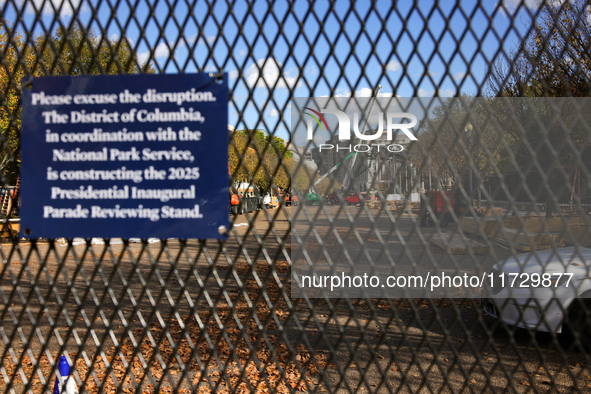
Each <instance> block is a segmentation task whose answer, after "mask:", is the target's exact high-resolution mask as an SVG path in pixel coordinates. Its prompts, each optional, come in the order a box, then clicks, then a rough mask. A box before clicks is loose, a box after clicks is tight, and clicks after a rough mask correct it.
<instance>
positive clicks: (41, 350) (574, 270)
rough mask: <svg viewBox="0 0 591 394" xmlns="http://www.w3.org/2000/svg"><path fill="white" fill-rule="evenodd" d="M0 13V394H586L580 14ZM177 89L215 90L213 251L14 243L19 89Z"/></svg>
mask: <svg viewBox="0 0 591 394" xmlns="http://www.w3.org/2000/svg"><path fill="white" fill-rule="evenodd" d="M0 15H1V21H0V23H1V26H0V30H1V34H0V122H1V126H2V128H1V133H0V136H1V139H0V141H1V144H2V150H1V156H0V164H1V165H2V175H1V176H2V185H3V194H2V220H3V222H2V223H3V224H2V226H3V227H2V243H1V244H0V251H1V255H2V256H1V257H2V261H1V262H0V297H1V299H2V302H1V304H0V319H1V324H0V353H1V354H2V358H1V359H2V362H1V365H0V390H1V391H2V392H7V393H12V392H15V393H25V392H34V393H40V392H49V391H51V390H53V388H54V384H55V380H56V376H58V375H59V373H58V371H59V363H60V358H61V357H62V356H65V358H66V360H67V363H68V364H69V366H70V368H71V373H70V379H73V380H74V381H75V383H76V385H77V387H78V389H79V390H80V392H109V393H111V392H123V393H127V392H158V393H169V392H170V393H173V392H174V393H193V392H199V393H201V392H286V393H288V392H289V393H294V392H329V393H337V392H338V393H340V392H412V393H423V392H425V393H435V392H436V393H441V392H454V393H455V392H461V393H464V392H495V393H496V392H519V393H522V392H523V393H530V392H533V393H539V392H568V393H570V392H591V370H590V369H589V364H588V361H589V356H588V352H589V351H590V350H591V320H590V319H591V316H589V315H590V313H589V311H590V309H591V302H590V301H589V295H590V294H591V280H590V279H589V278H590V277H591V274H590V273H589V270H590V267H591V250H590V249H588V247H589V245H591V238H590V237H591V234H590V232H589V228H590V224H591V223H590V221H589V220H590V219H589V212H590V211H589V205H588V202H589V199H590V196H591V183H590V181H589V180H590V179H591V177H590V172H589V165H588V164H589V162H588V160H589V159H588V158H589V157H590V155H589V147H590V144H591V132H590V128H589V124H590V123H589V122H588V120H589V116H590V115H589V114H591V112H589V111H586V107H587V106H588V105H589V104H588V103H589V102H588V99H587V98H586V97H588V96H589V88H590V86H591V85H590V82H589V77H590V76H591V69H590V62H591V57H590V55H589V53H591V51H590V50H589V49H590V48H589V45H590V44H589V40H590V31H591V30H590V28H591V8H590V7H588V6H587V4H586V3H585V2H583V1H570V2H563V1H553V0H548V1H546V2H544V1H540V2H537V1H525V0H524V1H521V2H520V1H501V2H496V3H495V2H467V3H466V2H462V3H452V2H443V3H433V2H419V3H414V4H413V3H411V2H400V3H397V4H394V5H393V4H388V3H387V2H375V3H371V2H347V1H331V2H329V1H326V2H325V1H318V2H304V1H294V2H283V1H278V2H263V1H254V2H236V3H234V2H221V1H216V2H207V1H197V2H187V1H176V2H166V1H155V2H119V1H117V2H112V1H109V0H98V1H85V0H70V1H65V2H62V1H53V0H45V1H36V0H35V1H20V0H19V1H16V0H6V1H3V2H0ZM195 72H206V73H211V74H213V75H220V74H218V73H220V72H227V78H229V86H230V100H229V103H228V106H229V113H230V115H229V120H228V130H221V131H220V132H224V133H226V132H227V133H229V136H230V145H229V158H230V159H229V160H230V162H229V164H228V168H229V174H230V177H229V178H230V179H229V186H230V197H229V200H230V202H229V205H230V209H229V215H231V217H232V220H231V223H232V225H231V229H230V232H231V234H230V237H229V239H228V240H226V241H214V240H197V239H102V238H92V239H81V238H74V239H27V238H26V237H23V234H22V233H20V234H19V232H18V231H19V211H21V212H22V210H26V209H27V207H26V206H20V204H19V182H20V179H19V168H20V125H21V107H20V105H21V103H20V94H21V92H22V89H24V86H26V85H27V83H29V82H30V79H31V78H33V77H38V76H51V75H88V74H90V75H103V74H139V73H152V74H159V73H181V74H182V73H195ZM221 75H222V76H223V74H221ZM337 110H340V111H341V112H342V113H343V114H346V115H347V116H349V115H350V122H351V124H350V126H349V127H347V126H343V123H341V119H340V118H339V119H338V122H336V121H337V116H335V115H338V112H337ZM330 111H332V112H330ZM372 111H373V112H372ZM354 112H357V113H358V117H357V118H354V115H353V113H354ZM372 114H373V115H372ZM378 114H379V115H378ZM392 114H394V115H392ZM408 114H412V115H413V116H415V120H416V124H414V125H413V126H412V127H411V126H408V125H409V124H411V123H412V117H410V116H409V115H408ZM372 116H373V117H372ZM378 118H381V121H380V119H378ZM400 118H406V120H404V119H403V120H400ZM393 119H398V120H393ZM405 125H407V126H405ZM388 130H389V131H390V133H388ZM404 130H406V131H408V133H406V132H404ZM347 132H348V133H349V135H350V137H349V138H341V137H342V135H341V133H344V134H347ZM380 144H381V145H380ZM376 146H382V150H381V151H379V150H378V149H377V148H376ZM366 147H367V148H366ZM389 147H390V148H389ZM97 237H100V234H97ZM364 275H366V276H365V277H364ZM445 275H448V277H449V280H448V282H447V283H448V285H446V277H445ZM373 277H376V278H377V282H375V279H372V278H373ZM434 278H436V280H439V282H436V281H435V279H434ZM473 278H476V280H475V281H472V279H473ZM402 279H404V280H405V282H404V283H402V282H401V280H402ZM337 280H338V283H337ZM347 280H348V281H349V283H348V284H347ZM372 280H373V282H372ZM411 280H412V281H413V282H412V283H413V284H412V285H411V284H410V281H411ZM417 281H424V285H420V284H419V285H417ZM421 283H423V282H421ZM395 287H396V288H397V289H399V290H401V291H400V292H398V293H389V292H388V291H386V290H383V289H393V288H395ZM372 289H373V290H375V291H373V290H372Z"/></svg>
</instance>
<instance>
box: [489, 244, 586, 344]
mask: <svg viewBox="0 0 591 394" xmlns="http://www.w3.org/2000/svg"><path fill="white" fill-rule="evenodd" d="M482 301H483V303H484V310H485V311H486V312H487V313H488V314H489V315H491V316H493V317H496V318H499V319H501V320H502V321H503V322H504V323H507V324H510V325H512V326H517V327H521V328H525V329H528V330H536V331H546V332H555V333H561V332H566V333H567V334H569V335H571V336H573V337H578V338H579V340H580V343H581V344H582V345H583V346H584V347H585V349H587V350H591V249H589V248H583V247H579V248H576V247H574V246H573V247H566V248H559V249H556V250H554V249H549V250H541V251H537V252H535V253H533V252H531V253H525V254H521V255H518V256H515V257H511V258H509V259H507V260H505V261H502V262H500V263H498V264H496V265H495V266H494V267H493V270H492V283H490V282H489V283H488V286H485V288H484V289H483V290H482Z"/></svg>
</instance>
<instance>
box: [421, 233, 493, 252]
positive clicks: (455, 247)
mask: <svg viewBox="0 0 591 394" xmlns="http://www.w3.org/2000/svg"><path fill="white" fill-rule="evenodd" d="M431 242H432V243H434V244H435V245H437V246H439V247H440V248H441V249H443V250H447V247H446V245H447V246H448V247H449V250H450V251H451V252H452V253H453V254H466V253H467V252H468V249H471V250H472V253H474V254H486V252H487V251H488V248H487V246H486V245H484V244H481V243H480V242H476V241H473V240H471V239H467V238H466V239H465V240H463V239H462V238H461V237H460V235H459V234H455V233H443V234H433V236H432V237H431Z"/></svg>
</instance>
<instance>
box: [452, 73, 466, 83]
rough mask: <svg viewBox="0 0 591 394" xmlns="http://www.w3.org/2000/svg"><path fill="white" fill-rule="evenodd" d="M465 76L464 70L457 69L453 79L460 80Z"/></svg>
mask: <svg viewBox="0 0 591 394" xmlns="http://www.w3.org/2000/svg"><path fill="white" fill-rule="evenodd" d="M465 76H466V73H465V72H464V71H459V72H457V73H455V74H454V79H455V80H456V81H461V80H462V79H463V78H464V77H465Z"/></svg>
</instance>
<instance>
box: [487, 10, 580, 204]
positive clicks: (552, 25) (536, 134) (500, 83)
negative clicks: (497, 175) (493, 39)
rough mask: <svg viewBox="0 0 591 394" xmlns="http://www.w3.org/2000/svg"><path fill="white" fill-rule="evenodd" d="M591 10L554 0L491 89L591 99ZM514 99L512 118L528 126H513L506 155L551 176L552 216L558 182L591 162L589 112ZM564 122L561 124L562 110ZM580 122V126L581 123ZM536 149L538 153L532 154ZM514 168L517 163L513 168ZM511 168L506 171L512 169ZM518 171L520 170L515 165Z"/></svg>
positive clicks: (500, 65) (494, 75)
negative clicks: (558, 121)
mask: <svg viewBox="0 0 591 394" xmlns="http://www.w3.org/2000/svg"><path fill="white" fill-rule="evenodd" d="M590 34H591V9H590V8H589V7H588V5H587V3H586V2H585V1H582V0H573V1H569V2H565V1H557V0H551V1H548V2H547V3H546V2H544V3H541V4H540V12H539V14H538V16H537V17H536V19H535V20H534V21H532V25H531V29H530V31H529V34H528V35H527V37H526V39H525V40H524V42H523V43H522V45H521V46H520V47H518V48H516V49H515V50H514V51H513V56H512V60H511V61H502V60H501V61H497V62H495V64H494V65H493V67H492V69H491V70H490V73H489V75H490V80H489V81H490V83H489V90H488V93H489V95H491V96H495V97H511V98H533V97H588V96H589V94H590V93H591V90H590V89H591V83H590V79H591V51H590V49H591V47H590V46H591V43H590V41H589V40H590V37H591V35H590ZM575 103H577V105H565V103H564V102H558V104H556V102H554V103H551V102H550V101H538V102H533V101H531V100H530V101H526V100H521V101H520V100H513V104H512V105H511V106H505V108H504V110H505V111H506V115H505V116H506V117H507V119H509V118H514V119H519V120H520V121H519V122H517V123H518V124H524V125H527V127H513V128H511V127H508V128H507V133H508V134H507V139H506V145H507V147H508V150H507V152H506V154H505V155H504V156H503V157H502V158H501V161H505V162H506V163H508V162H510V161H512V159H511V158H514V162H515V163H516V164H517V166H518V167H519V168H520V169H522V170H523V169H529V170H530V171H538V172H539V173H540V176H541V177H542V178H545V179H547V181H546V187H545V190H544V192H543V193H541V194H542V195H543V198H544V200H545V202H546V212H547V215H549V216H550V215H552V214H553V213H554V211H555V204H554V203H555V199H556V198H557V196H558V193H557V189H560V187H559V186H558V185H561V184H562V183H563V182H564V180H565V178H568V179H571V180H574V179H576V177H577V176H579V177H580V172H581V168H580V166H581V164H583V165H585V166H588V165H589V164H591V162H590V160H589V159H588V158H589V157H590V153H591V150H590V149H589V148H590V145H589V133H588V131H587V128H586V127H580V126H581V121H582V124H583V125H584V124H585V123H587V124H588V121H589V120H591V119H587V118H588V117H589V114H588V111H587V112H586V111H585V110H583V109H581V108H577V107H578V104H581V102H580V101H578V102H574V101H572V102H570V104H575ZM557 113H560V118H561V122H560V123H557V122H556V121H555V120H556V114H557ZM577 125H578V126H577ZM532 150H533V151H535V154H532ZM509 167H511V166H509ZM510 169H511V168H508V169H506V170H510ZM513 170H514V171H517V169H515V168H513Z"/></svg>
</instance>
